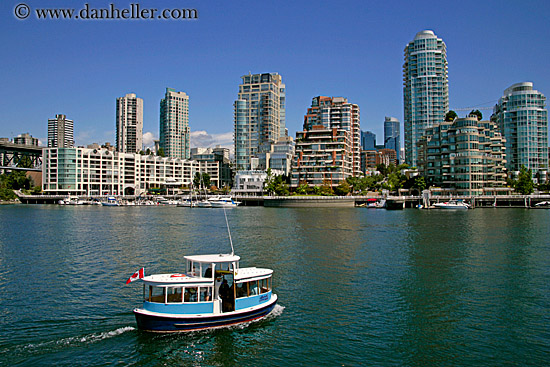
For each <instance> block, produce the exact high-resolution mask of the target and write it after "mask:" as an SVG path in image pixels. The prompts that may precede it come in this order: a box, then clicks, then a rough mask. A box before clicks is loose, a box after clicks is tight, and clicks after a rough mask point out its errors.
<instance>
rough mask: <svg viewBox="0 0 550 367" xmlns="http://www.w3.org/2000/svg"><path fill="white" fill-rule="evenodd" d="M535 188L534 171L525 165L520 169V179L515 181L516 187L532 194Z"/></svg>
mask: <svg viewBox="0 0 550 367" xmlns="http://www.w3.org/2000/svg"><path fill="white" fill-rule="evenodd" d="M534 188H535V184H534V183H533V173H532V172H531V170H528V169H527V168H526V167H525V166H524V165H522V166H521V168H520V170H519V175H518V180H517V181H516V182H515V189H516V191H517V192H519V193H520V194H523V195H529V194H532V193H533V191H534Z"/></svg>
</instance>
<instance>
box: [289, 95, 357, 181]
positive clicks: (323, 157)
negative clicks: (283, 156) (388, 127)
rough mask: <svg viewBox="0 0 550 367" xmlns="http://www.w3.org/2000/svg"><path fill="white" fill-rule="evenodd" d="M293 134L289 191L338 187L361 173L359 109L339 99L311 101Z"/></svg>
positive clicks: (345, 100)
mask: <svg viewBox="0 0 550 367" xmlns="http://www.w3.org/2000/svg"><path fill="white" fill-rule="evenodd" d="M303 128H304V130H303V131H298V132H296V148H295V149H296V153H295V155H294V160H293V163H292V173H291V187H298V186H299V185H300V184H301V183H302V182H306V183H307V184H308V185H314V186H319V185H324V184H328V185H330V186H333V187H335V186H338V185H339V184H340V183H341V182H342V181H343V180H345V179H346V178H348V177H350V176H359V175H360V173H361V128H360V118H359V106H358V105H356V104H353V103H349V102H348V100H347V98H343V97H323V96H319V97H315V98H313V100H312V102H311V107H310V108H308V110H307V114H306V115H305V116H304V127H303Z"/></svg>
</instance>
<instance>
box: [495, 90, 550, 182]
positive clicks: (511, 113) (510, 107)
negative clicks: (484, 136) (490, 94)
mask: <svg viewBox="0 0 550 367" xmlns="http://www.w3.org/2000/svg"><path fill="white" fill-rule="evenodd" d="M491 119H492V120H493V121H495V122H497V123H498V126H499V127H500V130H501V131H502V134H503V135H504V137H505V138H506V161H507V162H506V168H508V171H509V172H511V173H512V174H514V175H517V173H518V172H519V170H520V169H521V166H525V167H526V168H527V169H530V170H531V171H532V173H533V175H534V176H535V177H534V179H535V180H537V181H538V180H541V181H542V182H544V181H545V179H546V174H547V172H548V110H547V109H546V97H545V96H544V94H542V93H541V92H539V91H537V90H535V89H534V88H533V83H531V82H524V83H517V84H514V85H512V86H511V87H509V88H507V89H506V90H505V91H504V95H503V96H502V98H500V99H499V101H498V104H497V105H496V106H495V108H494V111H493V116H491Z"/></svg>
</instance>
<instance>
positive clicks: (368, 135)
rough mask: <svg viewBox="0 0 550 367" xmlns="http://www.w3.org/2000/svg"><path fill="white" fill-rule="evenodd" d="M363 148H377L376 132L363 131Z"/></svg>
mask: <svg viewBox="0 0 550 367" xmlns="http://www.w3.org/2000/svg"><path fill="white" fill-rule="evenodd" d="M361 149H362V150H376V134H375V133H373V132H372V131H361Z"/></svg>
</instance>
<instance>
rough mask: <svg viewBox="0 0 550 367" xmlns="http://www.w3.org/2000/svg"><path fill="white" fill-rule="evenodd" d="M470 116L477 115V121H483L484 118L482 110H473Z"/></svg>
mask: <svg viewBox="0 0 550 367" xmlns="http://www.w3.org/2000/svg"><path fill="white" fill-rule="evenodd" d="M470 115H476V116H477V121H481V119H482V118H483V114H482V113H481V111H480V110H475V111H474V110H472V112H470Z"/></svg>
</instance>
